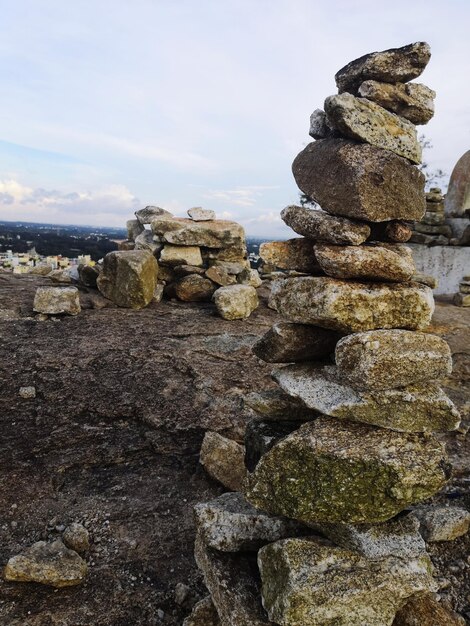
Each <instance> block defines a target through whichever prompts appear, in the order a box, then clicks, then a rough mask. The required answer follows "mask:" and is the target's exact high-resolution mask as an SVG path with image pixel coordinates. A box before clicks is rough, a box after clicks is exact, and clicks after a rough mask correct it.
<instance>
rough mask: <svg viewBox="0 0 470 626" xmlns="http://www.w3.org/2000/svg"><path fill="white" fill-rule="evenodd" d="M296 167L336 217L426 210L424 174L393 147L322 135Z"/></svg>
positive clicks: (415, 216) (399, 215) (302, 183)
mask: <svg viewBox="0 0 470 626" xmlns="http://www.w3.org/2000/svg"><path fill="white" fill-rule="evenodd" d="M292 170H293V173H294V178H295V181H296V183H297V185H298V187H299V188H300V189H301V191H303V193H305V194H307V195H308V196H310V197H311V198H313V199H314V200H316V202H318V204H319V205H320V206H321V207H322V208H323V209H324V210H325V211H328V212H329V213H333V214H334V215H344V216H346V217H351V218H355V219H360V220H368V221H370V222H386V221H390V220H420V219H421V218H422V217H423V215H424V213H425V209H426V200H425V196H424V174H423V173H422V172H420V171H419V170H418V168H416V167H415V166H414V165H411V164H410V162H409V161H408V160H407V159H404V158H403V157H400V156H398V155H397V154H395V153H394V152H390V150H383V149H382V148H377V147H375V146H370V145H369V144H367V143H357V142H353V141H349V140H347V139H321V140H319V141H314V142H313V143H310V144H308V146H307V147H306V148H304V149H303V150H302V152H300V154H298V155H297V157H296V158H295V160H294V163H293V164H292ZM297 232H298V231H297ZM300 234H302V233H300ZM328 243H340V244H341V243H348V242H340V241H336V242H335V241H329V242H328Z"/></svg>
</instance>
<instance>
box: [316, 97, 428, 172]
mask: <svg viewBox="0 0 470 626" xmlns="http://www.w3.org/2000/svg"><path fill="white" fill-rule="evenodd" d="M325 112H326V114H327V116H328V120H329V122H330V124H331V125H332V126H333V127H334V128H335V129H336V130H337V131H338V132H339V133H341V135H343V136H344V137H348V138H349V139H356V140H358V141H365V142H367V143H368V144H370V145H372V146H376V147H377V148H383V149H384V150H391V151H392V152H395V154H398V155H399V156H402V157H405V159H409V160H410V161H412V162H413V163H421V146H420V144H419V141H418V137H417V134H416V127H415V126H414V125H413V124H412V123H411V122H408V120H405V119H403V118H402V117H400V116H398V115H395V113H391V112H390V111H387V109H384V108H383V107H381V106H380V105H378V104H376V103H375V102H372V101H370V100H367V98H356V97H355V96H353V95H351V94H350V93H342V94H339V95H336V96H329V97H328V98H327V99H326V100H325Z"/></svg>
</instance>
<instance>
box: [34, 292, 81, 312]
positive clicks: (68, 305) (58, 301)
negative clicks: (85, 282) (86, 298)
mask: <svg viewBox="0 0 470 626" xmlns="http://www.w3.org/2000/svg"><path fill="white" fill-rule="evenodd" d="M33 309H34V310H35V311H36V312H37V313H46V314H47V315H59V314H61V313H66V314H67V315H78V313H80V311H81V308H80V300H79V297H78V289H77V288H76V287H38V288H37V290H36V294H35V296H34V303H33Z"/></svg>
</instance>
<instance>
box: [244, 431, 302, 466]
mask: <svg viewBox="0 0 470 626" xmlns="http://www.w3.org/2000/svg"><path fill="white" fill-rule="evenodd" d="M305 421H308V420H305ZM301 423H302V422H299V420H276V421H272V420H266V421H261V420H260V419H253V420H250V421H249V422H248V424H247V425H246V430H245V465H246V468H247V469H248V471H249V472H252V471H253V470H254V469H255V467H256V466H257V465H258V462H259V460H260V459H261V458H262V457H263V456H264V455H265V454H266V452H269V450H271V448H272V447H273V446H275V445H276V443H277V442H278V441H279V440H280V439H282V438H283V437H287V435H290V434H291V433H292V432H294V430H297V428H299V427H300V424H301Z"/></svg>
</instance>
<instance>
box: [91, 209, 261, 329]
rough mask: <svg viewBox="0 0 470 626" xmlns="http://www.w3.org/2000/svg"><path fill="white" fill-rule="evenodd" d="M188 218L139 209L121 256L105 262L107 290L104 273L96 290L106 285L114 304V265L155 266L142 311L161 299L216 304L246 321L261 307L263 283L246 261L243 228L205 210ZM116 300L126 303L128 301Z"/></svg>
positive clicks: (226, 314) (229, 316) (129, 225)
mask: <svg viewBox="0 0 470 626" xmlns="http://www.w3.org/2000/svg"><path fill="white" fill-rule="evenodd" d="M188 215H189V217H188V218H180V217H175V216H173V215H172V214H171V213H170V212H169V211H166V210H165V209H162V208H160V207H156V206H147V207H145V208H144V209H140V210H138V211H136V213H135V217H136V219H133V220H129V221H128V222H127V233H128V239H127V240H126V241H124V242H122V243H121V244H120V251H119V252H114V253H111V254H110V255H107V257H106V258H105V263H104V270H103V271H104V272H105V273H106V271H107V266H109V272H108V273H109V274H110V275H111V280H110V284H109V288H108V289H106V286H105V285H104V281H103V278H102V276H101V275H100V278H99V279H98V287H99V288H100V290H101V291H102V292H103V287H104V288H105V291H106V292H107V293H104V292H103V293H104V295H106V296H107V297H110V298H111V299H113V300H114V301H116V297H114V296H115V295H117V294H114V291H115V289H114V287H115V285H116V279H115V271H114V270H113V268H112V267H111V265H113V266H114V265H115V264H116V259H119V260H123V261H125V260H126V259H127V258H129V259H130V260H131V261H133V262H136V261H138V262H139V263H147V264H148V265H152V267H154V268H156V273H155V277H154V278H155V280H154V286H153V288H152V289H151V290H147V291H149V293H148V294H146V296H145V297H143V298H139V307H140V305H142V306H146V305H147V304H149V302H150V301H151V300H152V299H153V300H161V298H162V296H166V297H168V298H177V299H179V300H182V301H183V302H204V301H210V300H213V301H214V302H215V305H216V307H217V310H218V312H219V314H220V315H221V316H222V317H224V318H225V319H244V318H246V317H248V316H249V315H250V314H251V313H252V312H253V311H254V310H255V309H256V308H257V306H258V297H257V293H256V288H257V287H259V286H260V285H261V280H260V278H259V275H258V272H257V271H256V270H252V269H251V267H250V263H249V261H248V259H247V249H246V240H245V232H244V230H243V227H242V226H240V224H237V223H236V222H230V221H226V220H217V219H216V216H215V213H214V212H213V211H210V210H207V209H203V208H201V207H194V208H192V209H189V210H188ZM108 257H109V259H108ZM134 274H135V272H134ZM150 291H151V293H150ZM124 296H125V294H124ZM117 299H118V300H120V301H121V302H123V301H125V300H126V297H124V298H120V297H118V298H117ZM116 303H117V304H119V305H120V306H126V304H120V302H116Z"/></svg>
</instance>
